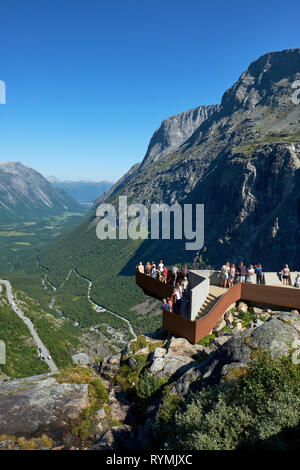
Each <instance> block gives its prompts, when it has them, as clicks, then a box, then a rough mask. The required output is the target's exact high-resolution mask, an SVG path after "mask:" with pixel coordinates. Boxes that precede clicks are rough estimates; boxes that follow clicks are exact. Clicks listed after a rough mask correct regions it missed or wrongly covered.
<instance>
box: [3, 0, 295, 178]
mask: <svg viewBox="0 0 300 470" xmlns="http://www.w3.org/2000/svg"><path fill="white" fill-rule="evenodd" d="M299 13H300V4H299V2H298V0H293V1H291V0H286V1H285V2H281V1H278V0H272V1H269V0H251V2H250V1H245V0H239V1H237V0H227V1H224V0H212V1H205V2H204V1H202V0H184V1H183V0H181V1H178V0H172V1H170V0H151V1H150V0H110V1H109V2H108V1H107V2H104V1H102V0H26V1H24V0H1V5H0V44H1V56H0V57H1V60H0V80H3V81H5V83H6V86H7V103H6V105H0V160H1V161H21V162H22V163H24V164H26V165H28V166H31V167H33V168H35V169H36V170H38V171H40V172H41V173H42V174H43V175H45V176H49V175H55V176H57V177H59V178H63V179H91V180H100V179H107V180H111V181H114V180H116V179H118V178H119V177H120V176H122V174H123V173H124V172H125V171H127V170H128V169H129V167H130V166H131V165H133V164H134V163H136V162H137V161H140V160H141V159H142V158H143V156H144V154H145V152H146V149H147V145H148V143H149V139H150V138H151V135H152V133H153V131H154V130H155V129H156V128H157V127H158V126H159V124H160V122H161V121H162V120H163V119H164V118H166V117H168V116H171V115H173V114H176V113H179V112H181V111H184V110H186V109H189V108H193V107H195V106H198V105H200V104H213V103H219V102H220V100H221V97H222V94H223V92H224V91H225V90H226V89H228V88H229V87H230V86H231V85H232V84H233V83H234V82H235V81H236V80H237V79H238V77H239V76H240V74H241V73H242V71H243V70H245V69H246V68H247V67H248V65H249V64H250V62H252V61H253V60H255V59H256V58H258V57H259V56H261V55H262V54H264V53H266V52H269V51H275V50H282V49H288V48H295V47H299V46H300V43H299V31H300V24H299Z"/></svg>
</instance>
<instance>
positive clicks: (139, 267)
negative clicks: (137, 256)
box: [136, 261, 145, 274]
mask: <svg viewBox="0 0 300 470" xmlns="http://www.w3.org/2000/svg"><path fill="white" fill-rule="evenodd" d="M136 269H137V270H138V271H139V272H140V273H141V274H145V268H144V265H143V262H142V261H140V264H138V265H137V267H136Z"/></svg>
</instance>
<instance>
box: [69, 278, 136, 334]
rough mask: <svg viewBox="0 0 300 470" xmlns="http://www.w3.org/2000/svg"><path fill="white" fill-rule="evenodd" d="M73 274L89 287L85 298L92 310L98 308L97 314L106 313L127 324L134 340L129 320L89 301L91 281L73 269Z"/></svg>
mask: <svg viewBox="0 0 300 470" xmlns="http://www.w3.org/2000/svg"><path fill="white" fill-rule="evenodd" d="M74 273H75V274H76V275H77V276H78V277H80V278H81V279H83V280H84V281H86V282H87V283H88V285H89V287H88V293H87V298H88V301H89V302H90V303H91V304H92V305H93V308H94V309H96V308H98V312H107V313H110V314H111V315H114V316H115V317H118V318H120V319H121V320H123V321H124V322H125V323H127V325H128V328H129V331H130V333H131V334H132V336H133V338H134V339H136V334H135V332H134V329H133V327H132V325H131V323H130V321H129V320H127V318H124V317H121V315H118V314H117V313H114V312H111V311H110V310H107V309H106V308H104V307H102V305H99V304H96V303H95V302H94V301H93V300H92V299H91V295H90V294H91V288H92V285H93V283H92V281H91V280H90V279H88V278H87V277H85V276H82V275H81V274H79V272H78V271H77V270H76V269H74Z"/></svg>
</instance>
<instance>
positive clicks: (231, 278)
mask: <svg viewBox="0 0 300 470" xmlns="http://www.w3.org/2000/svg"><path fill="white" fill-rule="evenodd" d="M235 282H251V283H252V284H254V283H255V282H256V283H257V284H262V282H263V270H262V265H261V264H256V265H255V266H253V264H250V266H249V267H248V268H247V266H245V265H244V263H243V261H241V262H240V263H239V265H238V266H237V267H236V266H235V264H234V263H229V261H227V263H225V264H224V265H223V266H222V268H221V286H222V287H225V288H227V287H232V286H233V284H234V283H235Z"/></svg>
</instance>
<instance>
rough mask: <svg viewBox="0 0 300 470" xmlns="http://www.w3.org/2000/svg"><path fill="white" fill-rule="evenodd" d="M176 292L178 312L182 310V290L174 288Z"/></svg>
mask: <svg viewBox="0 0 300 470" xmlns="http://www.w3.org/2000/svg"><path fill="white" fill-rule="evenodd" d="M174 293H175V298H176V303H175V309H176V312H177V313H180V312H181V298H182V296H181V292H180V291H179V290H178V289H175V290H174Z"/></svg>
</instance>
